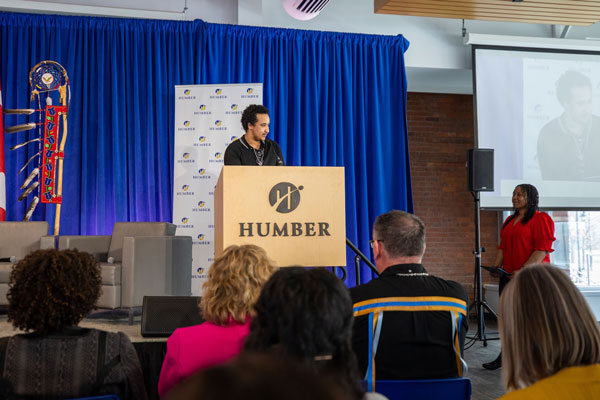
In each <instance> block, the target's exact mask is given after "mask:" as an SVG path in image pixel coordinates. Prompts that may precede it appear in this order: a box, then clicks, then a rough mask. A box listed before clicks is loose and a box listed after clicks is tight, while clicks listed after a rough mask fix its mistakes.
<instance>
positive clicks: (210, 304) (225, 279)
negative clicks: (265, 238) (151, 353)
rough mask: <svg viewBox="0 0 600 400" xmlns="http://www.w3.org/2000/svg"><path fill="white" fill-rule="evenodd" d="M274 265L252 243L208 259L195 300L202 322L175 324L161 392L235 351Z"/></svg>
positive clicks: (242, 343)
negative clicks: (199, 296)
mask: <svg viewBox="0 0 600 400" xmlns="http://www.w3.org/2000/svg"><path fill="white" fill-rule="evenodd" d="M275 269H276V267H275V265H274V264H273V262H272V261H271V260H270V259H269V258H268V257H267V253H266V252H265V251H264V250H263V249H262V248H260V247H258V246H255V245H243V246H229V247H228V248H226V249H225V251H224V252H223V255H222V256H220V257H218V258H217V259H216V260H215V261H214V262H213V264H212V265H211V267H210V269H209V271H208V280H207V281H206V282H205V283H204V286H203V289H204V293H203V297H202V300H201V302H200V310H201V311H202V317H203V318H204V319H205V320H206V322H204V323H203V324H200V325H196V326H190V327H187V328H179V329H176V330H175V332H173V334H172V335H171V337H169V340H168V341H167V354H166V356H165V360H164V361H163V365H162V369H161V371H160V378H159V381H158V392H159V394H160V396H161V397H162V396H163V395H165V394H166V393H167V392H168V391H169V390H170V389H171V388H172V387H173V386H175V385H176V384H177V383H178V382H179V381H181V380H182V379H184V378H186V377H188V376H190V375H192V374H193V373H194V372H196V371H198V370H199V369H202V368H206V367H212V366H214V365H218V364H222V363H224V362H226V361H228V360H230V359H232V358H233V357H235V356H236V355H237V354H238V353H239V352H240V351H241V350H242V347H243V345H244V340H245V339H246V336H247V335H248V332H249V330H250V317H251V314H252V309H253V306H254V303H256V300H257V299H258V296H259V294H260V291H261V289H262V286H263V284H264V283H265V282H266V281H267V280H268V279H269V277H270V276H271V274H272V273H273V272H274V271H275Z"/></svg>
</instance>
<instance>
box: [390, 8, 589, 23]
mask: <svg viewBox="0 0 600 400" xmlns="http://www.w3.org/2000/svg"><path fill="white" fill-rule="evenodd" d="M379 13H380V14H394V15H407V16H415V17H433V18H454V19H470V20H485V21H508V22H510V21H512V22H528V23H532V24H555V25H577V26H587V25H591V24H593V23H595V20H593V19H592V20H588V21H585V20H574V19H572V18H568V19H565V18H561V17H560V16H559V15H557V16H556V17H532V16H527V17H520V16H517V15H513V14H511V15H499V14H473V13H425V12H423V11H419V12H409V11H407V12H402V14H398V13H396V12H392V13H386V12H383V11H380V12H379Z"/></svg>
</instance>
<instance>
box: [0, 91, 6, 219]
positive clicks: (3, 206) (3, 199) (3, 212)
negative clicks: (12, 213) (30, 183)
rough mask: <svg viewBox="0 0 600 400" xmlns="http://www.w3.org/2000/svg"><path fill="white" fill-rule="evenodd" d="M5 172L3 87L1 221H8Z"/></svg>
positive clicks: (0, 126)
mask: <svg viewBox="0 0 600 400" xmlns="http://www.w3.org/2000/svg"><path fill="white" fill-rule="evenodd" d="M5 177H6V176H5V174H4V121H3V119H2V88H0V221H6V183H5V182H6V179H5Z"/></svg>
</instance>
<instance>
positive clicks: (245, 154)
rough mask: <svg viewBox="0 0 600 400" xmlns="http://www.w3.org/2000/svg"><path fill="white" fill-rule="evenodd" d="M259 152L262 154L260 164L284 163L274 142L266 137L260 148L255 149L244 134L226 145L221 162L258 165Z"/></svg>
mask: <svg viewBox="0 0 600 400" xmlns="http://www.w3.org/2000/svg"><path fill="white" fill-rule="evenodd" d="M260 153H262V154H263V160H262V161H263V163H262V165H271V166H273V165H285V163H284V161H283V154H281V148H279V145H278V144H277V143H276V142H274V141H272V140H269V139H266V140H265V141H263V142H262V143H261V145H260V149H259V150H255V149H254V148H252V146H250V145H249V144H248V142H247V141H246V139H245V138H244V136H242V137H240V138H239V139H238V140H236V141H234V142H231V144H229V146H227V149H226V150H225V158H224V159H223V162H224V164H225V165H259V163H258V159H259V155H260Z"/></svg>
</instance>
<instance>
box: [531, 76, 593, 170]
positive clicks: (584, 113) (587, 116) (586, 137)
mask: <svg viewBox="0 0 600 400" xmlns="http://www.w3.org/2000/svg"><path fill="white" fill-rule="evenodd" d="M556 96H557V98H558V101H559V103H560V104H561V106H562V107H563V110H564V111H563V113H562V115H560V116H559V117H556V118H554V119H553V120H551V121H550V122H548V123H547V124H546V125H545V126H544V127H543V128H542V130H541V131H540V135H539V137H538V143H537V157H538V161H539V163H540V171H541V173H542V177H543V179H547V180H558V181H600V117H598V116H596V115H593V114H592V82H591V80H590V78H588V77H587V76H586V75H584V74H582V73H580V72H577V71H572V70H570V71H566V72H565V73H563V74H562V75H561V76H560V78H559V79H558V81H557V82H556Z"/></svg>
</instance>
